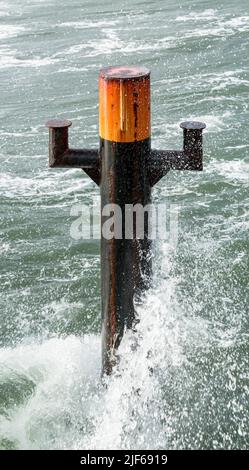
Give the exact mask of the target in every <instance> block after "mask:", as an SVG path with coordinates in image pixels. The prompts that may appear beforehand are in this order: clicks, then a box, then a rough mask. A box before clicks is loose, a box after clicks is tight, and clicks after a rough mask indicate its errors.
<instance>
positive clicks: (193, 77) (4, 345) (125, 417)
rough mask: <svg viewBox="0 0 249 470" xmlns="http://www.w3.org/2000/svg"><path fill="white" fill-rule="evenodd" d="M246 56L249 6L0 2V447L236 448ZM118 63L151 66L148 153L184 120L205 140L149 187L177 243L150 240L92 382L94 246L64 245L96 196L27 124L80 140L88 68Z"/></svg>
mask: <svg viewBox="0 0 249 470" xmlns="http://www.w3.org/2000/svg"><path fill="white" fill-rule="evenodd" d="M248 51H249V3H248V0H236V1H235V0H226V1H223V2H219V1H214V0H199V1H192V0H181V1H173V0H167V1H166V0H154V1H153V0H150V1H149V0H144V1H142V0H141V1H139V0H136V1H131V0H127V1H126V2H121V1H120V0H117V1H116V2H114V1H110V0H105V1H104V0H94V1H90V0H60V1H59V0H41V1H38V0H1V2H0V104H1V105H0V259H1V263H0V448H2V449H80V448H81V449H98V448H100V449H219V448H221V449H245V448H248V445H249V437H248V424H249V423H248V300H249V299H248V293H249V289H248V284H249V282H248V281H249V264H248V252H249V251H248V248H249V242H248V229H249V191H248V188H249V132H248V122H249V111H248V106H249V62H248V60H249V57H248ZM119 64H125V65H126V64H128V65H134V64H135V65H145V66H146V67H148V68H150V69H151V71H152V74H151V83H152V145H153V147H155V148H161V149H167V148H181V146H182V132H181V130H180V129H179V123H180V122H181V121H183V120H192V119H194V120H201V121H204V122H206V124H207V130H206V131H205V133H204V171H203V172H201V173H197V172H177V171H175V172H173V171H172V172H170V173H169V174H168V175H167V176H166V177H164V178H163V179H162V180H161V181H160V183H159V184H157V185H156V187H155V188H154V190H153V197H154V201H157V202H161V203H167V204H169V205H170V204H171V205H174V207H176V208H177V211H178V244H177V246H176V248H175V249H173V248H172V246H171V244H170V240H165V241H158V242H157V243H156V244H155V254H154V288H153V289H151V291H150V292H149V293H148V296H147V297H146V299H145V301H144V304H143V305H140V306H139V308H138V316H139V318H140V323H139V325H138V328H137V332H136V333H130V334H128V335H127V336H126V338H125V339H124V341H123V343H122V346H121V348H120V370H119V372H117V373H116V374H115V375H114V376H113V377H112V378H110V380H109V384H108V387H107V388H103V387H102V386H101V384H100V378H99V377H100V367H101V364H100V362H101V361H100V349H101V340H100V329H101V315H100V262H99V252H100V249H99V242H98V241H97V240H91V241H87V240H74V239H72V238H71V236H70V227H71V223H72V221H73V220H74V218H73V217H72V216H71V215H70V211H71V209H72V207H73V205H74V204H86V205H89V204H91V201H92V199H93V197H96V196H97V195H98V191H99V190H98V188H97V186H95V185H94V183H93V182H91V180H90V179H89V178H88V177H87V176H86V175H85V174H84V173H83V172H82V171H81V170H77V169H75V170H73V169H68V170H65V169H56V170H52V169H48V156H47V154H48V150H47V147H48V132H47V129H46V128H45V126H44V123H45V122H46V121H47V120H48V119H50V118H52V117H59V118H68V119H71V120H72V121H73V127H72V128H71V129H70V142H71V145H72V146H74V147H89V148H94V147H97V146H98V72H99V69H100V68H101V67H103V66H107V65H119ZM134 341H135V342H136V344H137V348H136V349H135V350H134V348H132V344H133V343H134ZM151 371H153V373H151ZM138 390H139V393H137V391H138Z"/></svg>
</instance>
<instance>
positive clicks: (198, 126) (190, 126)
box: [180, 121, 206, 131]
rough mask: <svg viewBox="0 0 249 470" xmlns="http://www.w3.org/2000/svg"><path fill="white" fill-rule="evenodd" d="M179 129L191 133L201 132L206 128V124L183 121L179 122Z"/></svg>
mask: <svg viewBox="0 0 249 470" xmlns="http://www.w3.org/2000/svg"><path fill="white" fill-rule="evenodd" d="M180 127H181V128H182V129H186V130H191V131H194V130H195V131H202V130H203V129H205V128H206V124H205V123H204V122H198V121H185V122H181V124H180Z"/></svg>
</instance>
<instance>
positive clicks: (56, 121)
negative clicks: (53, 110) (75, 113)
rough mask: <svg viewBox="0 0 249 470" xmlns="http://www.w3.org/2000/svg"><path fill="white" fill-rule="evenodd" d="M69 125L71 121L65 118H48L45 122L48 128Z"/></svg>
mask: <svg viewBox="0 0 249 470" xmlns="http://www.w3.org/2000/svg"><path fill="white" fill-rule="evenodd" d="M71 125H72V122H71V121H68V120H67V119H50V120H49V121H47V122H46V127H49V129H63V128H64V129H65V128H68V127H70V126H71Z"/></svg>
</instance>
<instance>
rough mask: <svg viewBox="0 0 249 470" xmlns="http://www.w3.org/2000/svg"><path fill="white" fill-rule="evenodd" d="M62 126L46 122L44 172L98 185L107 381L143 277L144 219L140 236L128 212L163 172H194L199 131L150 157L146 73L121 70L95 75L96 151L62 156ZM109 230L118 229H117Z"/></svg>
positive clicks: (188, 125)
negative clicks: (74, 172) (76, 172)
mask: <svg viewBox="0 0 249 470" xmlns="http://www.w3.org/2000/svg"><path fill="white" fill-rule="evenodd" d="M70 125H71V122H70V121H63V120H52V121H49V122H48V123H47V126H48V127H49V129H50V144H49V165H50V166H51V167H78V168H82V169H83V170H84V171H85V172H86V173H87V174H88V175H89V176H90V177H91V178H92V179H93V181H95V183H97V184H98V185H100V192H101V227H102V233H101V304H102V361H103V373H105V374H110V373H111V371H112V369H113V366H114V365H115V364H116V362H117V356H116V351H117V348H118V346H119V344H120V341H121V339H122V337H123V335H124V332H125V330H126V329H131V328H133V326H134V325H135V322H136V319H135V307H134V301H135V299H138V300H139V298H141V296H142V293H143V292H144V291H145V290H146V289H147V288H148V287H149V285H150V278H151V240H150V237H149V214H148V212H147V211H144V221H143V234H142V236H141V233H138V232H139V230H137V229H138V227H137V218H136V217H135V216H134V215H135V214H133V211H132V208H134V207H135V206H137V205H140V207H142V208H144V209H145V208H146V206H147V205H148V204H149V203H150V201H151V188H152V186H153V185H154V184H156V183H157V182H158V181H159V180H160V179H161V178H162V177H163V176H164V175H165V174H166V173H167V172H168V171H169V170H170V169H174V170H196V171H200V170H202V130H203V129H204V128H205V124H203V123H199V122H185V123H182V124H181V127H182V128H183V132H184V145H183V150H179V151H177V150H152V149H151V141H150V138H151V130H150V129H151V125H150V71H149V70H148V69H146V68H144V67H125V66H123V67H107V68H104V69H102V70H101V71H100V76H99V135H100V148H99V150H87V149H78V150H77V149H70V148H69V146H68V128H69V127H70ZM117 214H120V218H119V219H117ZM110 215H111V223H112V225H113V233H112V236H110V231H109V232H108V233H109V236H108V234H106V233H105V226H106V224H108V223H109V225H110ZM127 220H128V221H129V224H127ZM130 221H132V223H131V224H130ZM115 223H118V224H119V225H118V227H116V228H117V230H115ZM128 225H129V226H128Z"/></svg>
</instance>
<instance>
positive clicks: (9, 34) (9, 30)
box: [0, 24, 26, 40]
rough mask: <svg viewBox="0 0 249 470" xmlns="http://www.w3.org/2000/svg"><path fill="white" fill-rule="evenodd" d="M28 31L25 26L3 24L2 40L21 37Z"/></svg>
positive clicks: (0, 32) (1, 29) (0, 38)
mask: <svg viewBox="0 0 249 470" xmlns="http://www.w3.org/2000/svg"><path fill="white" fill-rule="evenodd" d="M24 31H26V28H25V27H24V26H15V25H11V24H1V28H0V40H2V39H6V38H13V37H17V36H19V35H20V34H21V33H23V32H24Z"/></svg>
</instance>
